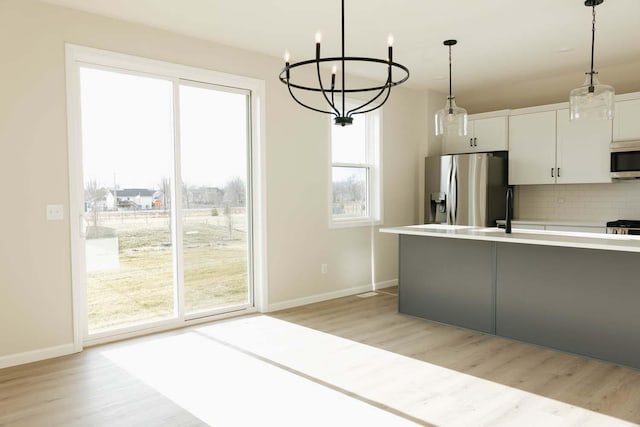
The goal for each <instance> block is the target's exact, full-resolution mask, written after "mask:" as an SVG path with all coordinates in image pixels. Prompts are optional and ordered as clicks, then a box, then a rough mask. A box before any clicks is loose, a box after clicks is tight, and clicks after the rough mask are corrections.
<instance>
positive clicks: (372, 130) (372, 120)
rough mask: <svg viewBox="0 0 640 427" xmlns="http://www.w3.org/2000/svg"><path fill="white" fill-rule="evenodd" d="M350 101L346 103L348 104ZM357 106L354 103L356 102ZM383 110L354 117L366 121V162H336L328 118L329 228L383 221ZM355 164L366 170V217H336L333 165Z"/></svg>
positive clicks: (377, 223)
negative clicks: (334, 209) (334, 210)
mask: <svg viewBox="0 0 640 427" xmlns="http://www.w3.org/2000/svg"><path fill="white" fill-rule="evenodd" d="M352 102H353V101H352ZM349 103H350V102H349V100H347V105H348V104H349ZM353 103H354V105H355V102H353ZM382 114H383V112H382V110H381V109H377V110H374V111H371V112H369V113H364V114H361V115H357V116H356V117H355V118H354V120H362V119H365V120H366V124H365V150H366V160H365V162H364V163H345V162H334V161H333V138H332V132H331V126H335V125H334V124H333V121H332V120H330V121H329V144H328V145H329V174H328V175H329V180H328V185H329V199H328V202H329V203H328V214H329V228H330V229H333V228H351V227H365V226H373V225H379V224H382V222H383V215H382V213H383V209H382V206H383V205H382V155H381V153H382ZM335 167H352V168H358V169H365V170H366V177H367V178H366V179H367V181H366V205H367V207H366V210H367V215H366V216H360V217H349V218H344V219H339V218H335V217H334V214H333V168H335Z"/></svg>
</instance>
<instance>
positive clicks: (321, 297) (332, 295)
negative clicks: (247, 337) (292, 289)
mask: <svg viewBox="0 0 640 427" xmlns="http://www.w3.org/2000/svg"><path fill="white" fill-rule="evenodd" d="M397 285H398V279H393V280H386V281H384V282H377V283H376V285H375V289H384V288H390V287H392V286H397ZM372 289H373V286H371V284H368V285H363V286H356V287H353V288H347V289H342V290H339V291H334V292H327V293H325V294H317V295H311V296H308V297H304V298H297V299H292V300H287V301H282V302H276V303H274V304H269V306H268V307H267V311H266V312H271V311H278V310H285V309H287V308H293V307H299V306H301V305H307V304H313V303H316V302H322V301H328V300H332V299H336V298H342V297H348V296H351V295H357V294H361V293H363V292H369V291H371V290H372Z"/></svg>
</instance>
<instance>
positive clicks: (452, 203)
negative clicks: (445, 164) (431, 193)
mask: <svg viewBox="0 0 640 427" xmlns="http://www.w3.org/2000/svg"><path fill="white" fill-rule="evenodd" d="M447 202H448V204H449V209H448V210H449V215H448V219H447V223H449V224H453V225H455V224H457V222H458V159H457V157H456V156H453V157H452V159H451V166H450V169H449V194H448V195H447Z"/></svg>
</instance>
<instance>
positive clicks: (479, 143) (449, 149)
mask: <svg viewBox="0 0 640 427" xmlns="http://www.w3.org/2000/svg"><path fill="white" fill-rule="evenodd" d="M496 114H498V116H496ZM507 114H508V111H498V112H493V113H483V114H478V115H472V116H469V122H468V124H467V133H468V135H467V136H461V137H456V138H443V143H442V144H443V146H442V152H443V153H444V154H458V153H476V152H486V151H504V150H507V149H508V147H509V145H508V140H507V126H508V117H507ZM491 116H494V117H491Z"/></svg>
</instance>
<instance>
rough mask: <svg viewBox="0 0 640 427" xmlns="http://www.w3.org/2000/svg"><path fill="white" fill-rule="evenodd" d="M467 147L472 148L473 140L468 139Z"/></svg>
mask: <svg viewBox="0 0 640 427" xmlns="http://www.w3.org/2000/svg"><path fill="white" fill-rule="evenodd" d="M469 147H473V138H469Z"/></svg>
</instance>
